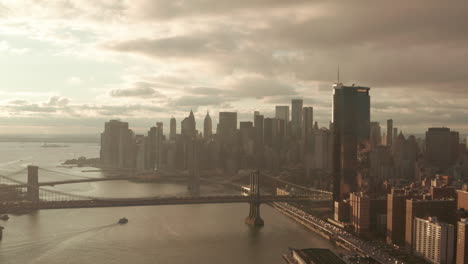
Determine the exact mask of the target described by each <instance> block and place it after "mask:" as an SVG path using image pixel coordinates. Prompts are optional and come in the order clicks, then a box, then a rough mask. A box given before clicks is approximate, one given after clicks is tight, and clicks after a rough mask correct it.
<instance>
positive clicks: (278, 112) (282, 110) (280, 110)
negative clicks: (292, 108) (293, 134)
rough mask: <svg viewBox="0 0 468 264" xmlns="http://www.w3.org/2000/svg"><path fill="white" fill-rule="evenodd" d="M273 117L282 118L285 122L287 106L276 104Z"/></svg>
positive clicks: (287, 112) (286, 121)
mask: <svg viewBox="0 0 468 264" xmlns="http://www.w3.org/2000/svg"><path fill="white" fill-rule="evenodd" d="M275 118H276V119H281V120H284V122H285V124H287V123H288V122H289V106H287V105H277V106H276V107H275Z"/></svg>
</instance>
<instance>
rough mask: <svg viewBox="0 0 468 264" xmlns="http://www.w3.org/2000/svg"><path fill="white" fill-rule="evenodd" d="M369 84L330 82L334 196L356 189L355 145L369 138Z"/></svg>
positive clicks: (337, 198)
mask: <svg viewBox="0 0 468 264" xmlns="http://www.w3.org/2000/svg"><path fill="white" fill-rule="evenodd" d="M369 90H370V88H368V87H361V86H344V85H343V84H342V83H337V84H335V85H333V198H334V200H335V201H339V200H340V199H341V198H342V197H343V196H344V195H345V194H348V193H351V192H356V191H358V190H357V187H358V186H357V165H358V163H357V144H358V142H359V140H361V139H369V133H370V96H369Z"/></svg>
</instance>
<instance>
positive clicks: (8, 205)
mask: <svg viewBox="0 0 468 264" xmlns="http://www.w3.org/2000/svg"><path fill="white" fill-rule="evenodd" d="M38 171H39V167H37V166H28V168H27V179H28V180H27V182H22V181H19V180H16V179H13V178H12V177H11V176H13V175H9V176H5V175H0V180H1V181H2V184H1V186H3V187H5V186H7V188H0V190H3V191H6V192H7V194H9V195H13V196H14V197H15V199H10V200H8V199H6V200H5V199H3V200H1V201H0V212H2V213H9V212H17V211H29V210H44V209H66V208H96V207H119V206H149V205H152V206H154V205H181V204H214V203H216V204H220V203H249V204H250V211H249V215H248V217H247V218H246V221H245V222H246V223H247V224H250V225H253V226H261V225H263V224H264V221H263V220H262V218H261V216H260V204H262V203H272V202H299V201H309V202H314V203H330V201H331V200H330V198H329V197H328V195H326V196H324V194H323V193H319V192H318V193H314V192H311V193H308V194H304V195H265V194H262V195H260V175H261V174H260V172H259V171H254V172H252V173H251V174H250V192H249V193H248V194H247V196H243V195H223V196H199V195H196V196H186V197H160V196H153V197H139V198H111V197H93V196H84V195H79V194H73V193H65V192H61V191H57V190H51V189H46V188H44V187H41V186H50V185H55V184H60V183H71V182H72V181H73V182H90V181H105V180H106V178H102V179H100V178H99V179H97V178H88V177H85V178H87V179H81V180H68V181H55V182H43V183H40V182H39V174H38ZM18 173H21V172H18ZM80 177H82V176H80ZM82 178H83V177H82ZM127 178H128V177H127ZM124 179H126V178H125V177H114V178H108V179H107V180H124ZM5 183H10V184H5Z"/></svg>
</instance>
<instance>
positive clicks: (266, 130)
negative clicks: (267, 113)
mask: <svg viewBox="0 0 468 264" xmlns="http://www.w3.org/2000/svg"><path fill="white" fill-rule="evenodd" d="M275 121H276V119H274V118H268V117H267V118H265V119H263V144H264V145H265V146H268V147H270V148H273V129H274V122H275Z"/></svg>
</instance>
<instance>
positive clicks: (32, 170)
mask: <svg viewBox="0 0 468 264" xmlns="http://www.w3.org/2000/svg"><path fill="white" fill-rule="evenodd" d="M38 170H39V167H38V166H33V165H29V166H28V192H27V197H28V200H29V201H32V202H37V201H39V174H38Z"/></svg>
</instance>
